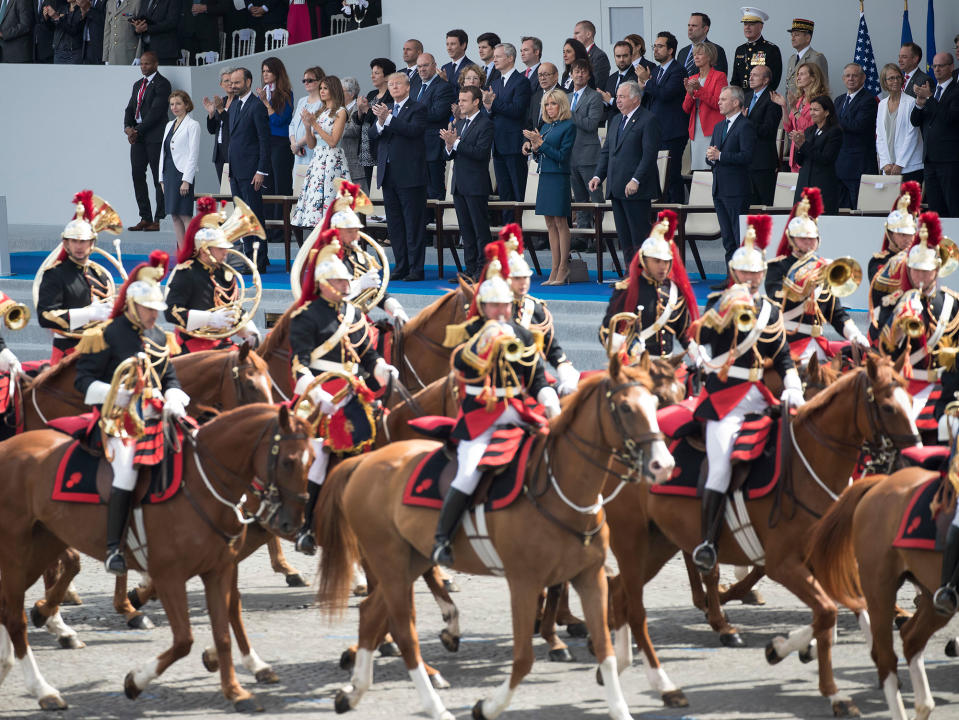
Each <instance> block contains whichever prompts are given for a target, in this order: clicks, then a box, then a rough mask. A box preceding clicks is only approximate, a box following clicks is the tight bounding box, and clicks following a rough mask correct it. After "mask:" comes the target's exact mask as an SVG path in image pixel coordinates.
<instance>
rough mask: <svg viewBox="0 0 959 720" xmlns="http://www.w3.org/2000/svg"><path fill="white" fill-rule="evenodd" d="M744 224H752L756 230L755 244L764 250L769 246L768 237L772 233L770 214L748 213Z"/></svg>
mask: <svg viewBox="0 0 959 720" xmlns="http://www.w3.org/2000/svg"><path fill="white" fill-rule="evenodd" d="M746 226H747V227H749V226H752V228H753V230H755V231H756V241H755V246H756V248H757V249H759V250H762V251H765V250H766V248H767V247H769V239H770V238H771V237H772V234H773V218H772V216H771V215H750V216H749V217H747V218H746Z"/></svg>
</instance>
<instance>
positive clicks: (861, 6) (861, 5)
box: [859, 0, 865, 15]
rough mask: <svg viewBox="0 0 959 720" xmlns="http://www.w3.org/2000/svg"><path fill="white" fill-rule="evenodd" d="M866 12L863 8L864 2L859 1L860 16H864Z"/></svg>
mask: <svg viewBox="0 0 959 720" xmlns="http://www.w3.org/2000/svg"><path fill="white" fill-rule="evenodd" d="M864 12H865V9H864V8H863V4H862V0H859V14H860V15H862V14H863V13H864Z"/></svg>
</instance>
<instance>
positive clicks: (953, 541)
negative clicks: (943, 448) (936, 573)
mask: <svg viewBox="0 0 959 720" xmlns="http://www.w3.org/2000/svg"><path fill="white" fill-rule="evenodd" d="M950 404H951V405H952V406H953V408H952V410H951V414H950V415H949V418H950V420H951V422H950V423H949V426H948V427H947V428H946V429H947V430H948V431H951V434H952V438H948V437H947V438H942V437H941V435H940V439H945V440H947V441H949V440H951V444H952V447H953V450H952V455H951V456H950V458H949V468H948V470H947V476H946V478H945V479H944V480H943V482H949V483H952V486H953V489H955V488H956V484H957V482H959V477H957V476H956V472H957V468H959V455H957V454H956V453H957V451H956V438H957V436H959V416H957V414H956V411H957V409H959V408H955V405H956V403H955V401H951V402H950ZM944 417H945V416H944ZM957 583H959V512H956V513H955V514H954V515H953V516H952V523H951V524H950V525H949V530H948V531H947V532H946V546H945V548H944V549H943V551H942V580H941V582H940V587H939V589H938V590H936V592H935V594H934V595H933V596H932V604H933V607H934V608H935V609H936V611H937V612H940V613H942V614H943V615H945V616H946V617H952V615H953V614H954V613H955V612H956V609H957V608H959V593H957V592H956V585H957Z"/></svg>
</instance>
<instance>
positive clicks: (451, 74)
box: [443, 55, 476, 87]
mask: <svg viewBox="0 0 959 720" xmlns="http://www.w3.org/2000/svg"><path fill="white" fill-rule="evenodd" d="M475 64H476V63H474V62H473V61H472V60H470V59H469V58H468V57H466V56H465V55H464V56H463V59H462V60H460V61H459V63H458V64H457V66H456V70H455V71H454V70H453V61H452V60H450V61H449V62H448V63H446V64H445V65H444V66H443V72H444V73H446V82H448V83H449V84H450V85H452V86H453V87H458V86H459V74H460V73H461V72H463V68H465V67H469V66H470V65H475Z"/></svg>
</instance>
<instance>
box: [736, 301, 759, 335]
mask: <svg viewBox="0 0 959 720" xmlns="http://www.w3.org/2000/svg"><path fill="white" fill-rule="evenodd" d="M734 322H735V323H736V329H737V330H738V331H739V332H742V333H748V332H752V330H753V328H754V327H756V309H755V308H754V307H753V306H752V305H747V306H745V307H743V308H742V309H741V310H738V311H737V312H736V315H735V318H734Z"/></svg>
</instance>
